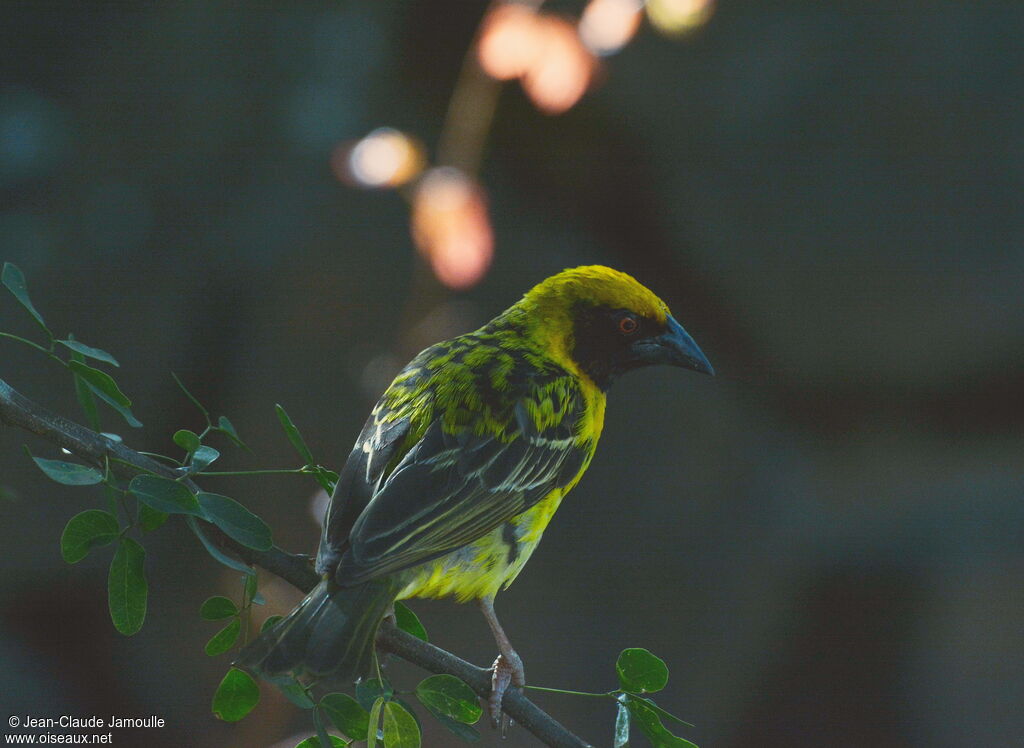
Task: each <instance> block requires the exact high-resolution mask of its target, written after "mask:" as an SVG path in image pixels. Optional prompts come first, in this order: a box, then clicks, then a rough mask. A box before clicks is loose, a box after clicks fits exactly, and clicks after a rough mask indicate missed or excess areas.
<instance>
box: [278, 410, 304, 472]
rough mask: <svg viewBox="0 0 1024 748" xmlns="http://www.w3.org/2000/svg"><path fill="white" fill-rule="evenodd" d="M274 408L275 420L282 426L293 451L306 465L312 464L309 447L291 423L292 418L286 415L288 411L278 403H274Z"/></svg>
mask: <svg viewBox="0 0 1024 748" xmlns="http://www.w3.org/2000/svg"><path fill="white" fill-rule="evenodd" d="M274 408H275V409H276V410H277V420H279V421H280V422H281V426H282V427H283V428H284V433H285V434H287V435H288V441H290V442H291V443H292V446H293V447H295V451H296V452H298V453H299V455H300V456H301V457H302V459H304V460H305V461H306V464H307V465H312V464H313V453H312V452H310V451H309V447H307V446H306V442H305V441H304V440H303V439H302V434H300V433H299V430H298V428H296V427H295V424H294V423H292V419H291V418H289V417H288V413H287V412H286V411H285V409H284V408H282V407H281V406H280V405H275V406H274Z"/></svg>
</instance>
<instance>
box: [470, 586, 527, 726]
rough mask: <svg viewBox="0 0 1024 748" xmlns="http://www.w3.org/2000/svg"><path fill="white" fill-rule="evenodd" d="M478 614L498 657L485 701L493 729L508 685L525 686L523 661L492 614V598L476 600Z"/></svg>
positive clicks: (498, 719)
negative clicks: (490, 637)
mask: <svg viewBox="0 0 1024 748" xmlns="http://www.w3.org/2000/svg"><path fill="white" fill-rule="evenodd" d="M478 603H479V604H480V612H481V613H483V614H484V618H486V619H487V625H488V626H490V627H491V633H492V634H494V641H495V643H496V644H497V645H498V652H499V654H498V657H497V659H495V660H494V665H493V666H492V669H493V670H494V673H493V675H492V676H491V695H490V696H489V697H488V699H487V707H488V709H487V711H488V713H489V714H490V716H491V724H492V725H494V726H495V727H497V726H498V724H499V722H501V721H502V720H501V718H502V713H501V702H502V699H503V698H504V697H505V691H506V690H508V687H509V684H511V685H514V686H519V687H522V686H525V685H526V671H525V670H524V669H523V660H522V658H520V657H519V655H518V653H517V652H516V651H515V650H514V649H513V648H512V642H510V641H509V639H508V635H507V634H506V633H505V630H504V629H503V628H502V627H501V624H500V623H499V622H498V616H497V614H496V613H495V612H494V598H493V597H482V598H480V600H478ZM505 727H506V725H505V724H502V733H504V731H505Z"/></svg>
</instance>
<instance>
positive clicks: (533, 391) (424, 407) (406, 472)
mask: <svg viewBox="0 0 1024 748" xmlns="http://www.w3.org/2000/svg"><path fill="white" fill-rule="evenodd" d="M651 364H669V365H673V366H680V367H683V368H687V369H692V370H694V371H699V372H704V373H707V374H713V373H714V372H713V370H712V368H711V364H710V363H708V360H707V358H706V357H705V356H704V354H703V353H702V352H701V350H700V348H698V347H697V344H696V343H695V342H694V341H693V338H691V337H690V336H689V335H688V334H687V332H686V331H685V330H684V329H683V328H682V327H681V326H680V324H679V323H678V322H676V320H675V319H674V318H673V317H672V316H671V315H670V314H669V310H668V307H667V306H666V305H665V303H664V302H663V301H661V299H659V298H658V297H657V296H655V295H654V293H652V292H651V291H650V290H648V289H647V288H645V287H644V286H643V285H641V284H640V283H638V282H637V281H636V280H634V279H633V278H632V277H630V276H628V275H626V274H625V273H621V272H619V271H617V270H612V269H611V268H607V267H602V266H599V265H591V266H586V267H579V268H575V269H571V270H565V271H563V272H561V273H559V274H558V275H555V276H552V277H551V278H548V279H547V280H545V281H543V282H542V283H540V284H538V285H537V286H535V287H534V288H532V289H531V290H530V291H529V292H527V294H526V295H525V296H524V297H523V298H522V299H521V300H520V301H518V302H517V303H516V304H514V305H512V306H511V307H509V308H508V309H507V310H505V311H504V312H502V313H501V314H500V315H498V316H497V317H495V318H494V319H493V320H491V321H490V322H488V323H487V324H486V325H484V326H483V327H481V328H480V329H479V330H476V331H475V332H471V333H467V334H465V335H460V336H459V337H456V338H453V339H451V340H447V341H444V342H441V343H437V344H436V345H433V346H431V347H429V348H427V349H426V350H425V351H423V352H422V353H420V354H419V355H418V356H416V358H414V359H413V360H412V361H411V362H410V363H409V364H408V365H407V366H406V367H405V368H404V369H403V370H402V371H401V372H400V373H399V374H398V376H397V377H395V380H394V382H392V384H391V386H390V387H388V389H387V391H386V392H385V393H384V394H383V396H382V397H381V399H380V401H379V402H378V403H377V405H376V407H375V408H374V409H373V412H372V413H371V414H370V418H369V420H367V422H366V425H365V426H364V428H363V431H362V433H361V434H360V435H359V438H358V439H357V440H356V443H355V446H354V447H353V449H352V452H351V454H350V455H349V457H348V461H347V462H346V463H345V467H344V469H343V470H342V472H341V474H340V477H339V479H338V483H337V486H336V487H335V489H334V495H333V496H332V497H331V504H330V507H329V508H328V510H327V516H326V518H325V521H324V528H323V535H322V537H321V540H320V549H319V552H318V554H317V562H316V568H317V571H318V572H319V573H320V574H321V575H322V577H323V581H322V582H321V583H320V584H319V585H318V586H317V587H316V588H315V589H314V590H313V591H312V592H311V593H310V594H309V595H308V596H307V597H306V599H305V600H303V601H302V602H301V603H300V604H299V605H298V607H297V608H296V609H295V610H294V611H292V613H291V614H290V615H288V616H287V617H286V618H284V619H283V620H281V621H280V622H279V623H278V624H277V625H276V626H274V627H273V628H272V629H271V630H270V631H268V632H266V633H264V634H263V635H262V636H260V637H259V638H258V639H257V640H256V641H254V642H253V643H252V644H250V645H249V646H248V647H247V648H246V649H245V650H243V652H242V653H241V655H240V656H239V659H238V662H237V663H236V664H238V665H240V666H242V667H247V668H249V669H251V670H253V671H255V672H257V673H260V674H263V675H268V676H274V675H279V674H282V673H288V672H290V673H294V674H297V675H302V674H309V675H314V676H332V677H337V678H346V679H356V678H359V677H362V676H365V675H366V674H367V673H368V672H369V669H370V666H371V663H372V659H373V658H372V655H373V644H374V639H375V636H376V633H377V628H378V626H379V625H380V622H381V620H382V618H383V617H384V616H385V615H387V614H388V613H389V611H391V610H392V608H393V604H394V601H395V600H403V599H406V598H411V597H447V596H454V597H455V598H456V599H457V600H458V601H460V602H463V601H467V600H477V601H478V603H479V605H480V609H481V610H482V611H483V614H484V617H485V618H486V619H487V623H488V624H489V625H490V628H491V631H492V632H493V634H494V638H495V641H496V643H497V645H498V651H499V653H500V654H499V655H498V658H497V659H496V660H495V663H494V674H493V679H492V693H491V699H490V712H491V717H492V719H493V720H495V721H496V720H497V718H498V716H499V714H500V710H501V700H502V696H503V694H504V692H505V690H506V689H507V688H508V686H509V684H510V683H512V684H514V685H517V686H522V685H525V673H524V669H523V663H522V660H521V659H520V657H519V655H518V654H516V651H515V650H514V649H513V647H512V644H511V642H510V641H509V639H508V637H507V636H506V634H505V632H504V630H503V629H502V627H501V624H500V623H499V622H498V618H497V616H496V615H495V612H494V597H495V595H497V593H498V592H499V591H500V590H502V589H505V588H506V587H508V586H509V585H510V584H511V583H512V580H514V579H515V578H516V576H518V574H519V572H520V571H522V568H523V565H524V564H525V563H526V562H527V560H529V558H530V554H532V553H533V551H534V549H535V548H536V547H537V544H538V543H539V542H540V539H541V535H542V534H543V532H544V529H545V528H546V527H547V525H548V522H550V520H551V517H552V515H554V513H555V510H556V509H558V506H559V504H560V503H561V502H562V498H563V497H564V496H565V495H566V493H568V492H569V490H570V489H572V487H573V486H575V485H576V483H577V482H578V481H579V480H580V478H581V477H582V475H583V473H584V472H585V471H586V469H587V467H588V466H589V465H590V460H591V458H592V457H593V455H594V450H595V449H596V447H597V441H598V438H599V437H600V436H601V430H602V427H603V425H604V412H605V392H606V391H607V390H608V387H609V386H610V385H611V384H612V382H613V381H614V380H615V379H616V378H617V377H618V376H619V375H621V374H623V373H625V372H627V371H630V370H631V369H636V368H639V367H642V366H648V365H651Z"/></svg>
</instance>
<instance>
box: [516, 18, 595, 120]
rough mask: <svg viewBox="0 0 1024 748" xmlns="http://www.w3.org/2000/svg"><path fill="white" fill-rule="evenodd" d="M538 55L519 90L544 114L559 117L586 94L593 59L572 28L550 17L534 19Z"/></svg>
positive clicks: (569, 24) (592, 71)
mask: <svg viewBox="0 0 1024 748" xmlns="http://www.w3.org/2000/svg"><path fill="white" fill-rule="evenodd" d="M537 20H538V24H539V31H540V34H541V46H540V52H539V54H538V55H537V57H536V58H535V59H534V61H533V63H532V64H531V65H530V67H529V68H528V69H527V71H526V73H525V74H524V75H523V78H522V83H523V90H525V91H526V94H527V95H528V96H529V97H530V99H531V100H532V101H533V103H534V105H535V106H536V107H537V108H538V109H540V110H541V111H542V112H545V113H546V114H561V113H562V112H564V111H566V110H568V109H570V108H571V107H572V106H573V105H574V104H575V103H576V102H577V101H579V100H580V97H581V96H583V94H584V93H586V91H587V88H588V87H589V86H590V81H591V78H592V77H593V74H594V68H595V65H596V62H597V61H596V60H595V58H594V55H593V54H592V53H591V52H590V50H588V49H587V48H586V47H585V46H583V42H582V41H580V37H579V34H577V33H576V27H575V26H574V25H573V24H571V23H569V22H568V21H566V20H564V19H562V18H558V17H556V16H551V15H543V16H538V18H537Z"/></svg>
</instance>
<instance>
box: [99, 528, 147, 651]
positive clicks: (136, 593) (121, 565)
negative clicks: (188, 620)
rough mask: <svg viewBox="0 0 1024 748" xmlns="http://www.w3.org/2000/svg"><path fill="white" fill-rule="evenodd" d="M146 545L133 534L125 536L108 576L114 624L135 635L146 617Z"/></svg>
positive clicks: (108, 598) (128, 634)
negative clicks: (135, 539) (133, 537)
mask: <svg viewBox="0 0 1024 748" xmlns="http://www.w3.org/2000/svg"><path fill="white" fill-rule="evenodd" d="M145 559H146V551H145V549H144V548H143V547H142V546H141V545H139V544H138V543H136V542H135V541H134V540H132V539H131V538H121V542H120V544H119V545H118V546H117V552H116V553H115V554H114V560H113V561H111V563H110V574H109V575H108V576H107V600H108V603H109V605H110V619H111V620H112V621H113V622H114V628H116V629H117V630H118V631H120V632H121V633H122V634H124V635H125V636H131V635H132V634H134V633H136V632H138V630H139V629H141V628H142V622H143V621H144V620H146V598H147V596H148V594H149V587H148V585H147V584H146V573H145V569H144V568H143V562H144V561H145Z"/></svg>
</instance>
